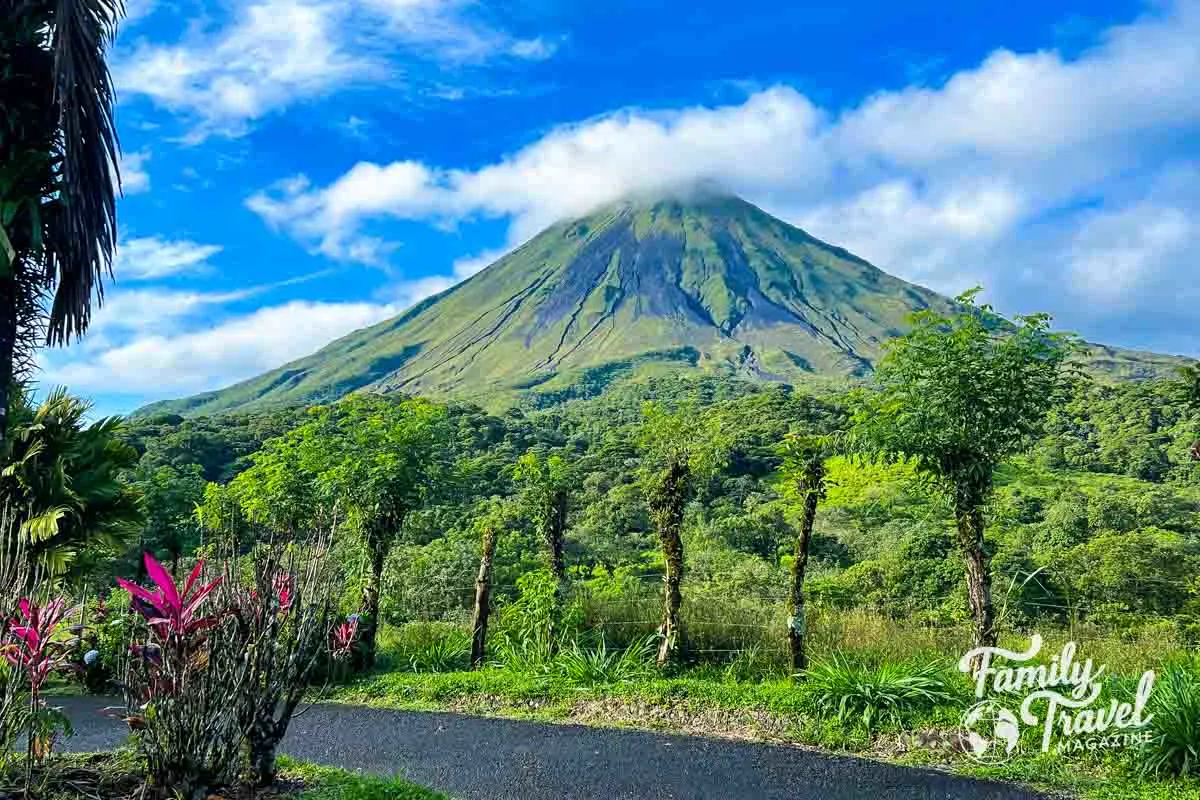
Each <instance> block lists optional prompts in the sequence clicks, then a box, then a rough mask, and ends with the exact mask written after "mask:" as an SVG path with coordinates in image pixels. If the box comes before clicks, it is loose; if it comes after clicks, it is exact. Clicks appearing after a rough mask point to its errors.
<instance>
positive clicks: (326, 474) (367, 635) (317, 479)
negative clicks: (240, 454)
mask: <svg viewBox="0 0 1200 800" xmlns="http://www.w3.org/2000/svg"><path fill="white" fill-rule="evenodd" d="M446 419H447V418H446V409H445V407H444V406H440V405H437V404H435V403H431V402H429V401H427V400H420V399H398V400H397V399H392V398H388V397H383V396H380V395H354V396H352V397H350V398H348V399H346V400H343V401H341V402H339V403H335V404H333V405H331V406H325V407H321V408H318V409H315V410H314V411H313V419H312V420H311V421H309V422H307V423H305V424H304V425H301V426H300V427H298V428H295V429H293V430H292V431H289V432H288V433H287V434H285V435H283V436H281V437H278V438H277V439H272V440H270V441H268V442H267V443H266V445H264V447H263V449H262V450H260V451H259V452H258V453H256V454H255V455H254V456H253V461H254V464H253V466H252V467H251V468H250V469H248V470H246V471H245V472H243V473H242V474H241V475H239V476H238V477H237V478H236V479H234V481H233V483H232V487H233V489H234V491H235V494H236V495H237V496H238V498H239V501H240V503H241V505H242V508H243V509H244V510H245V512H246V515H247V516H248V517H249V518H250V519H252V520H255V521H258V522H261V523H264V524H267V525H268V526H270V527H271V528H272V529H273V530H275V531H278V532H282V533H289V532H291V531H293V530H298V529H299V527H300V525H301V524H302V523H304V522H305V520H306V518H307V517H306V515H309V514H311V513H313V510H314V508H316V507H330V508H338V509H340V512H339V514H343V513H344V514H345V518H346V521H347V524H349V525H350V526H352V527H353V528H354V530H355V532H356V533H357V534H358V535H359V536H360V537H361V541H362V543H363V545H364V546H365V548H366V551H367V557H368V559H369V562H370V564H369V569H368V572H367V576H366V580H365V581H364V584H363V618H362V624H361V626H360V628H359V630H360V633H361V637H362V640H361V641H362V648H361V651H360V666H362V667H364V668H369V667H371V666H372V665H373V664H374V661H375V638H376V634H377V632H378V630H379V599H380V598H379V591H380V586H381V584H382V582H383V569H384V566H385V564H386V562H387V557H388V554H389V553H390V552H391V550H392V546H393V545H394V544H395V542H396V540H397V538H398V537H399V536H400V534H401V531H402V530H403V528H404V524H405V522H406V521H407V519H408V517H409V515H410V514H411V513H413V512H414V511H417V510H419V509H420V508H422V507H423V506H424V505H425V503H426V502H428V501H429V500H430V498H431V497H432V496H433V495H434V493H435V491H437V489H438V488H439V486H438V483H439V481H440V480H441V479H443V478H444V477H445V476H446V475H447V474H448V472H449V468H450V465H449V463H448V461H449V458H450V455H449V451H450V447H449V444H450V437H451V430H450V427H449V425H448V424H447V422H446Z"/></svg>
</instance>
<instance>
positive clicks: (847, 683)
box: [799, 655, 962, 732]
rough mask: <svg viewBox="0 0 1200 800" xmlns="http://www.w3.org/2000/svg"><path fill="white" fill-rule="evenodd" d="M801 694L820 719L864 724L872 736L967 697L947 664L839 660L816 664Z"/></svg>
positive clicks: (837, 657) (844, 658)
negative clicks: (956, 688)
mask: <svg viewBox="0 0 1200 800" xmlns="http://www.w3.org/2000/svg"><path fill="white" fill-rule="evenodd" d="M799 691H800V694H801V696H803V697H804V698H805V700H806V701H807V702H808V703H809V705H810V706H811V708H812V709H813V711H814V713H816V714H818V716H820V715H822V714H824V715H826V716H830V717H832V718H834V719H836V720H837V721H838V722H839V723H841V724H843V725H844V724H847V723H851V722H855V721H860V722H861V723H862V725H863V727H864V728H866V730H867V731H868V732H869V731H873V730H875V728H876V727H877V726H878V725H879V723H881V722H892V723H894V724H896V725H900V724H902V722H903V721H904V720H905V719H911V718H916V717H917V716H918V715H920V714H922V713H926V714H927V713H928V712H930V711H932V710H933V709H936V708H938V707H939V706H957V705H960V704H961V697H962V693H961V692H959V693H957V694H956V693H955V691H954V689H953V688H952V684H951V682H950V681H949V680H947V670H946V668H945V665H943V664H939V663H936V662H930V663H926V664H900V663H894V662H884V663H881V664H874V665H872V664H864V663H862V662H856V661H854V660H852V659H850V658H847V657H845V656H840V655H839V656H834V657H833V658H831V659H830V660H828V661H822V662H818V663H817V664H814V665H813V666H812V667H811V668H810V669H809V670H808V671H807V672H806V673H805V678H804V683H803V684H801V686H800V689H799Z"/></svg>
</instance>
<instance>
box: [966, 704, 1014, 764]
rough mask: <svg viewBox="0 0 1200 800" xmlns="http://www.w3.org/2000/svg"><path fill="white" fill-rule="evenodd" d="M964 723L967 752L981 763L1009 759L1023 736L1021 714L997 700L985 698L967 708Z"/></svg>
mask: <svg viewBox="0 0 1200 800" xmlns="http://www.w3.org/2000/svg"><path fill="white" fill-rule="evenodd" d="M962 727H963V730H964V732H965V733H966V737H967V747H966V753H967V755H968V756H970V757H971V758H973V759H974V760H976V761H978V762H979V763H981V764H1001V763H1003V762H1005V761H1007V760H1008V759H1010V758H1011V757H1012V754H1013V752H1014V751H1015V750H1016V749H1017V744H1018V743H1019V742H1020V740H1021V724H1020V722H1019V721H1018V720H1017V715H1016V714H1014V713H1013V712H1011V711H1009V710H1008V709H1007V708H1005V707H1004V706H1002V705H1000V704H999V703H997V702H996V701H994V700H984V701H983V702H982V703H976V704H975V705H973V706H971V707H970V708H969V709H967V713H966V714H964V715H963V721H962Z"/></svg>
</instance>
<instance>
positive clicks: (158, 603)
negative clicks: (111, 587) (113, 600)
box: [117, 578, 166, 613]
mask: <svg viewBox="0 0 1200 800" xmlns="http://www.w3.org/2000/svg"><path fill="white" fill-rule="evenodd" d="M117 585H118V586H120V587H121V588H122V589H124V590H125V591H127V592H129V593H130V594H131V595H133V596H134V597H136V598H138V599H139V600H144V601H145V602H147V603H149V604H150V605H152V606H154V607H155V608H157V609H158V610H159V612H164V613H165V612H166V609H165V608H164V607H163V602H162V598H160V597H159V596H158V595H157V594H155V593H153V592H151V591H148V590H146V589H143V588H142V587H140V586H138V585H137V584H136V583H130V582H129V581H127V580H125V579H124V578H117Z"/></svg>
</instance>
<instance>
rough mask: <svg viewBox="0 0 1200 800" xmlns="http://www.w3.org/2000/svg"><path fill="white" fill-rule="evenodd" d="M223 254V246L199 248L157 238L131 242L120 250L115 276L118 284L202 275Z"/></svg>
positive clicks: (196, 245)
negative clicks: (194, 274)
mask: <svg viewBox="0 0 1200 800" xmlns="http://www.w3.org/2000/svg"><path fill="white" fill-rule="evenodd" d="M221 250H222V248H221V246H220V245H213V244H197V243H196V242H191V241H188V240H186V239H180V240H166V239H161V238H159V237H157V236H147V237H142V238H135V239H129V240H127V241H122V242H120V244H119V245H118V246H117V252H116V257H115V258H114V259H113V274H114V275H115V276H116V279H117V280H118V281H122V280H128V281H146V280H157V279H159V278H167V277H170V276H172V275H180V274H183V273H189V272H198V271H201V270H203V269H205V268H206V267H207V265H208V263H207V262H208V259H210V258H212V257H213V256H215V255H216V254H217V253H220V252H221Z"/></svg>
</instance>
